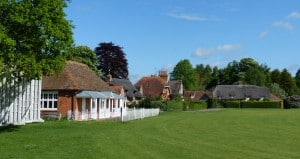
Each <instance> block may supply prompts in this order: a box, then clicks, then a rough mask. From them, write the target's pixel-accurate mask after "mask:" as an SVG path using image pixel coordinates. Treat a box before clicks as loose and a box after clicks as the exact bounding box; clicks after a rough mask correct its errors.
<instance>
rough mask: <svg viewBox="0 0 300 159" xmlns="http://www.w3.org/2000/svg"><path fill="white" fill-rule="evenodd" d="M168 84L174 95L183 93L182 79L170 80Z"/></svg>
mask: <svg viewBox="0 0 300 159" xmlns="http://www.w3.org/2000/svg"><path fill="white" fill-rule="evenodd" d="M168 85H169V86H170V91H171V94H173V95H178V94H180V93H181V94H182V92H180V91H181V89H183V88H182V81H181V80H171V81H168Z"/></svg>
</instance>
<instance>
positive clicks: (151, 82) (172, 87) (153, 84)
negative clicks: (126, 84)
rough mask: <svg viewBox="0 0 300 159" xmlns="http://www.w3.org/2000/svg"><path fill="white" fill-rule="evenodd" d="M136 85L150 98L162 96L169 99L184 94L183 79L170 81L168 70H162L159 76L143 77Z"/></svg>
mask: <svg viewBox="0 0 300 159" xmlns="http://www.w3.org/2000/svg"><path fill="white" fill-rule="evenodd" d="M134 86H135V87H136V88H137V89H138V90H139V91H140V92H141V94H142V95H143V96H144V97H146V98H150V99H155V98H158V97H161V98H162V99H163V100H169V99H170V98H171V97H174V96H182V95H183V85H182V81H181V80H174V81H173V80H172V81H169V80H168V73H167V71H160V72H159V74H158V76H156V75H152V76H150V77H142V78H141V79H140V80H138V82H137V83H136V84H135V85H134Z"/></svg>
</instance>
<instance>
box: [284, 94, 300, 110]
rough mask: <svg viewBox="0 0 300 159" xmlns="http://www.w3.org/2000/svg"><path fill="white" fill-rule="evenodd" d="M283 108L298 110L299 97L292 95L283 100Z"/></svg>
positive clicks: (299, 104)
mask: <svg viewBox="0 0 300 159" xmlns="http://www.w3.org/2000/svg"><path fill="white" fill-rule="evenodd" d="M284 108H285V109H290V108H300V96H299V95H292V96H289V97H287V98H286V99H285V101H284Z"/></svg>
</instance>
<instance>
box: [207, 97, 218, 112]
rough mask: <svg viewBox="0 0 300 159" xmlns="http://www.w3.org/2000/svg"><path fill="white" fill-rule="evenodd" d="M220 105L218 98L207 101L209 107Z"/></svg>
mask: <svg viewBox="0 0 300 159" xmlns="http://www.w3.org/2000/svg"><path fill="white" fill-rule="evenodd" d="M217 107H218V99H217V98H209V100H208V102H207V108H208V109H209V108H217Z"/></svg>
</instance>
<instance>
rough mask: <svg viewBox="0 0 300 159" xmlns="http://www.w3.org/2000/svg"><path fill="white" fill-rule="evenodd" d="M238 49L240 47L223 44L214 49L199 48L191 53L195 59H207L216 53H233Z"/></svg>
mask: <svg viewBox="0 0 300 159" xmlns="http://www.w3.org/2000/svg"><path fill="white" fill-rule="evenodd" d="M240 48H241V46H240V45H237V44H224V45H219V46H217V47H214V48H203V47H199V48H197V49H196V51H195V52H194V53H193V55H194V56H196V57H201V58H208V57H210V56H212V55H214V54H216V53H221V52H230V51H235V50H238V49H240Z"/></svg>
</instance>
